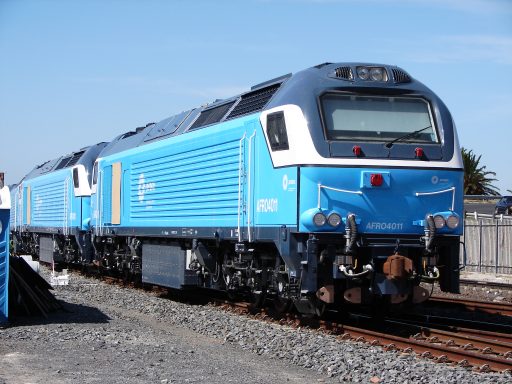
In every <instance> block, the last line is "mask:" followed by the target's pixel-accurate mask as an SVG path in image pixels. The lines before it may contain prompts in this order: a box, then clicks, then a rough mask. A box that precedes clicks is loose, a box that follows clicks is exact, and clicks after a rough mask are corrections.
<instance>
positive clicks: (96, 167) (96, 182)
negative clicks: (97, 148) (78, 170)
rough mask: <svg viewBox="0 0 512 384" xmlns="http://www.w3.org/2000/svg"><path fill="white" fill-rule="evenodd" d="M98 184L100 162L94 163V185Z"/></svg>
mask: <svg viewBox="0 0 512 384" xmlns="http://www.w3.org/2000/svg"><path fill="white" fill-rule="evenodd" d="M96 184H98V162H95V163H94V167H93V169H92V185H96Z"/></svg>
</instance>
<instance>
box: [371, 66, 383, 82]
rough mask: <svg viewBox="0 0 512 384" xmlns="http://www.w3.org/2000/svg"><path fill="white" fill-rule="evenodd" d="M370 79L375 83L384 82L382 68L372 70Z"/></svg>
mask: <svg viewBox="0 0 512 384" xmlns="http://www.w3.org/2000/svg"><path fill="white" fill-rule="evenodd" d="M370 79H371V80H373V81H384V70H383V69H382V68H372V69H370Z"/></svg>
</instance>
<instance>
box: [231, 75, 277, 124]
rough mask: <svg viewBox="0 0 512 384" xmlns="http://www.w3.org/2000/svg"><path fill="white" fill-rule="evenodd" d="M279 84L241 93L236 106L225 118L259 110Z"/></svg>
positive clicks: (232, 117) (233, 117)
mask: <svg viewBox="0 0 512 384" xmlns="http://www.w3.org/2000/svg"><path fill="white" fill-rule="evenodd" d="M280 86H281V83H279V84H274V85H271V86H269V87H265V88H261V89H258V90H256V91H252V92H249V93H246V94H245V95H242V99H241V100H240V102H239V103H238V104H237V106H236V107H235V108H233V110H232V111H231V113H230V114H229V115H228V117H226V120H229V119H235V118H237V117H240V116H244V115H248V114H250V113H253V112H258V111H261V110H262V109H263V108H264V107H265V105H267V103H268V102H269V100H270V99H271V98H272V96H273V95H274V93H276V91H277V90H278V89H279V87H280Z"/></svg>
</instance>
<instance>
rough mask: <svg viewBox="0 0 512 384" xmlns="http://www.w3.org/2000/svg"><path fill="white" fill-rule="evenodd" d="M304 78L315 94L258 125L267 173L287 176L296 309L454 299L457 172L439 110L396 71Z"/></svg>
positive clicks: (331, 68)
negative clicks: (439, 293) (293, 171)
mask: <svg viewBox="0 0 512 384" xmlns="http://www.w3.org/2000/svg"><path fill="white" fill-rule="evenodd" d="M310 72H312V73H311V76H312V77H313V78H316V79H315V80H316V81H317V82H318V83H320V81H321V82H322V83H323V84H324V85H325V86H324V87H321V88H320V87H319V88H317V92H316V94H313V95H310V96H311V97H310V99H309V100H306V99H305V98H304V97H301V98H296V99H295V100H288V102H290V101H291V102H292V103H291V104H288V105H284V106H277V107H274V108H271V109H269V110H268V111H265V112H264V113H263V116H262V118H261V122H262V126H263V130H264V131H265V132H266V136H267V144H268V146H269V150H270V152H271V156H272V161H273V163H274V166H278V167H286V166H291V165H296V166H297V167H298V173H299V177H298V178H299V180H300V183H299V188H298V190H299V193H298V197H297V198H298V203H299V204H298V231H297V233H296V234H295V236H296V237H297V241H298V243H299V244H301V247H302V248H301V249H303V251H301V250H300V249H299V252H298V253H299V254H301V255H302V264H301V272H300V276H301V281H302V288H301V292H302V294H301V299H299V300H298V301H297V303H298V306H299V307H301V309H302V310H303V311H306V312H307V311H310V310H311V311H314V310H316V308H317V307H318V301H320V302H324V303H353V304H361V303H374V302H375V300H383V301H386V302H388V303H392V304H399V303H402V302H406V301H407V302H411V303H419V302H422V301H424V300H426V299H427V298H428V296H429V294H428V291H427V290H426V289H425V288H423V287H421V286H420V283H421V282H432V283H433V282H439V284H440V287H441V289H442V290H443V291H449V292H458V279H459V263H458V259H459V236H460V235H461V232H462V225H461V222H460V221H461V217H462V174H463V172H462V168H463V167H462V163H461V159H460V150H459V148H458V143H457V137H456V133H455V127H454V124H453V121H452V119H451V116H450V114H449V112H448V110H447V109H446V107H445V106H444V104H443V103H442V102H441V101H440V100H439V99H438V98H437V96H436V95H434V94H433V93H432V92H431V91H430V90H429V89H428V88H426V87H425V86H423V85H422V84H421V83H419V82H417V81H415V80H413V79H412V78H411V77H410V76H409V75H408V74H407V73H405V71H403V70H401V69H399V68H396V67H387V66H380V65H363V64H349V65H343V66H341V67H340V66H336V65H327V66H325V68H323V67H322V68H316V69H311V70H310ZM319 78H321V79H322V80H320V79H319ZM293 80H294V79H293V78H292V79H291V80H289V84H287V85H288V87H290V88H293V87H294V86H295V85H294V84H293V83H292V81H293ZM311 81H314V80H311ZM274 103H276V104H277V101H276V100H274ZM279 114H282V116H283V118H282V121H280V120H277V123H276V118H275V116H279ZM283 143H285V144H283ZM301 302H303V303H302V304H301ZM315 302H316V303H315ZM315 307H316V308H315Z"/></svg>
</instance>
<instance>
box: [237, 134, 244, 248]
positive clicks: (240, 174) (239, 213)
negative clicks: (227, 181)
mask: <svg viewBox="0 0 512 384" xmlns="http://www.w3.org/2000/svg"><path fill="white" fill-rule="evenodd" d="M245 137H246V132H244V135H243V136H242V138H241V139H240V142H239V148H238V242H241V241H242V232H241V230H240V229H241V228H240V216H241V204H242V164H243V161H242V148H243V143H244V140H245Z"/></svg>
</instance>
